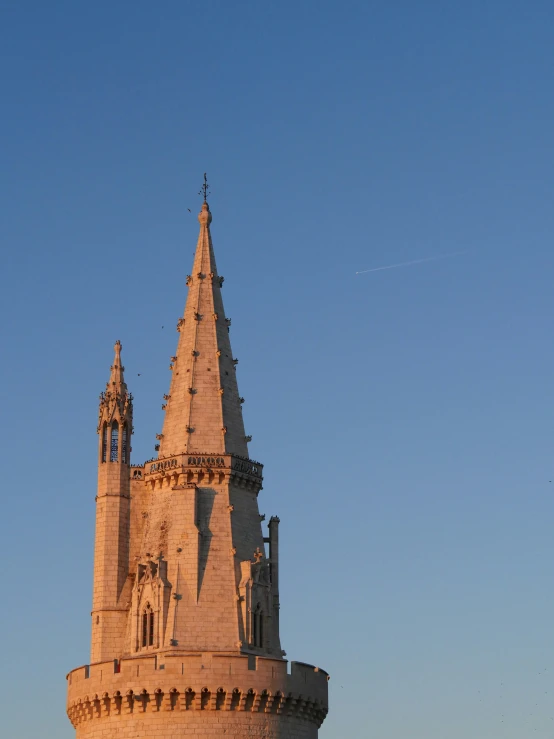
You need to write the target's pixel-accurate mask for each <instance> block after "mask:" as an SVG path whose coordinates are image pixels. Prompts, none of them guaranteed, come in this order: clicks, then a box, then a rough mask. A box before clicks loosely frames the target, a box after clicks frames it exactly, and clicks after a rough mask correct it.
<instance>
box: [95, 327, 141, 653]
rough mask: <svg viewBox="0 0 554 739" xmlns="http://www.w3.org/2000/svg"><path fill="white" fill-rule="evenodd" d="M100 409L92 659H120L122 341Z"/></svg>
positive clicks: (124, 474)
mask: <svg viewBox="0 0 554 739" xmlns="http://www.w3.org/2000/svg"><path fill="white" fill-rule="evenodd" d="M114 349H115V358H114V362H113V365H112V366H111V368H110V379H109V380H108V383H107V385H106V390H105V392H103V393H102V394H101V395H100V407H99V412H98V428H97V431H98V435H99V444H98V494H97V496H96V534H95V542H94V588H93V603H92V650H91V662H99V661H101V660H105V659H114V658H115V657H118V656H119V655H120V653H121V650H122V648H123V636H122V635H123V633H124V630H125V628H124V627H125V619H126V615H127V607H126V603H122V602H120V601H121V594H122V591H123V587H124V585H125V582H126V579H127V575H128V569H129V523H130V467H129V465H130V456H131V445H130V443H131V434H132V433H133V398H132V396H131V395H130V393H129V392H128V390H127V385H126V384H125V380H124V377H123V369H124V368H123V365H122V364H121V343H120V342H119V341H116V343H115V347H114Z"/></svg>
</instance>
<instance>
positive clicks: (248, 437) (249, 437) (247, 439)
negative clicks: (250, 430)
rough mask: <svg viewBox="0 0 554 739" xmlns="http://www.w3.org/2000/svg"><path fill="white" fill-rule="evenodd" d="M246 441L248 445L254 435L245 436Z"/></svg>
mask: <svg viewBox="0 0 554 739" xmlns="http://www.w3.org/2000/svg"><path fill="white" fill-rule="evenodd" d="M244 441H246V442H247V443H248V442H249V441H252V434H249V435H248V436H245V437H244Z"/></svg>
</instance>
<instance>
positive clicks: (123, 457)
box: [121, 423, 129, 464]
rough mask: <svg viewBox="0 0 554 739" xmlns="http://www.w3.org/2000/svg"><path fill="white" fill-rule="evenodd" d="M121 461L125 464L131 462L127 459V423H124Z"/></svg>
mask: <svg viewBox="0 0 554 739" xmlns="http://www.w3.org/2000/svg"><path fill="white" fill-rule="evenodd" d="M121 461H122V462H123V464H129V460H128V459H127V424H126V423H124V424H123V431H122V433H121Z"/></svg>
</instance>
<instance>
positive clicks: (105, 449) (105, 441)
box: [102, 421, 108, 462]
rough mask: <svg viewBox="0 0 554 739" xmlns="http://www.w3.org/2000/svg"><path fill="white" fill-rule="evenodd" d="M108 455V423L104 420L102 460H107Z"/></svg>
mask: <svg viewBox="0 0 554 739" xmlns="http://www.w3.org/2000/svg"><path fill="white" fill-rule="evenodd" d="M107 456H108V424H107V423H106V422H105V421H104V423H103V424H102V462H105V461H106V457H107Z"/></svg>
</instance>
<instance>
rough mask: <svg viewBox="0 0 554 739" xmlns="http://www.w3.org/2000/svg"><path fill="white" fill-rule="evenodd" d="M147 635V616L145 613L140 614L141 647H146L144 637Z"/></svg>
mask: <svg viewBox="0 0 554 739" xmlns="http://www.w3.org/2000/svg"><path fill="white" fill-rule="evenodd" d="M147 633H148V614H147V613H146V611H145V612H144V613H143V614H142V646H143V647H145V646H146V635H147Z"/></svg>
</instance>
